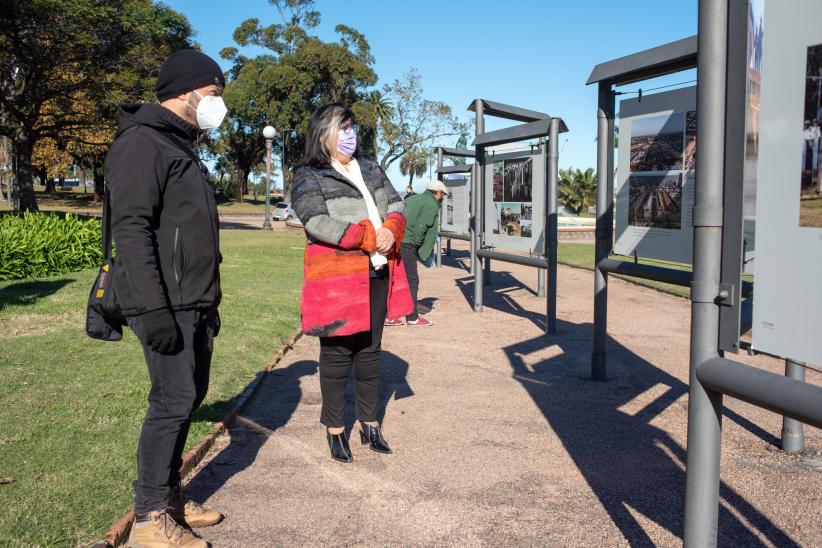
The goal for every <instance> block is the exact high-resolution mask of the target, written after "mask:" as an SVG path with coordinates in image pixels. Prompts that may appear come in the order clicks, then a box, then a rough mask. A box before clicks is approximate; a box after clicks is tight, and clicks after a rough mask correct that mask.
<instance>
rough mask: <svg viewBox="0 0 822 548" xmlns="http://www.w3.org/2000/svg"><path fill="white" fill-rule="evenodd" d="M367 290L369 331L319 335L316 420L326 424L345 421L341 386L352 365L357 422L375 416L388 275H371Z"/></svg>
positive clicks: (333, 426) (331, 425) (375, 418)
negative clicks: (319, 398) (319, 396)
mask: <svg viewBox="0 0 822 548" xmlns="http://www.w3.org/2000/svg"><path fill="white" fill-rule="evenodd" d="M384 274H387V272H386V273H384ZM370 292H371V311H370V312H371V331H364V332H361V333H355V334H353V335H346V336H342V337H320V391H321V392H322V396H323V408H322V413H321V415H320V422H321V423H323V424H324V425H325V426H328V427H330V428H339V427H342V426H344V425H345V389H346V385H347V383H348V375H349V373H350V371H351V369H352V367H353V369H354V394H355V395H356V398H357V399H356V413H357V419H358V420H359V421H360V422H374V421H376V420H377V409H378V407H379V403H380V351H381V349H382V329H383V325H384V322H385V313H386V309H387V305H388V277H387V276H385V275H383V276H380V277H372V278H371V288H370Z"/></svg>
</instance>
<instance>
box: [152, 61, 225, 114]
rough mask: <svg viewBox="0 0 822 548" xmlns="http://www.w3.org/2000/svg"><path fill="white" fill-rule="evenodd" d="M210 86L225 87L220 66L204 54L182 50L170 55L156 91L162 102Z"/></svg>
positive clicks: (162, 69) (158, 80)
mask: <svg viewBox="0 0 822 548" xmlns="http://www.w3.org/2000/svg"><path fill="white" fill-rule="evenodd" d="M209 84H220V85H221V86H225V76H224V75H223V71H222V69H220V65H218V64H217V63H216V62H215V61H214V59H212V58H211V57H209V56H208V55H206V54H204V53H200V52H199V51H196V50H193V49H182V50H180V51H175V52H174V53H172V54H171V55H169V56H168V59H166V61H165V63H163V68H161V69H160V75H159V76H158V77H157V84H155V86H154V91H156V92H157V98H158V99H159V100H160V101H165V100H166V99H169V98H171V97H174V96H175V95H180V94H181V93H188V92H189V91H193V90H195V89H198V88H201V87H204V86H207V85H209Z"/></svg>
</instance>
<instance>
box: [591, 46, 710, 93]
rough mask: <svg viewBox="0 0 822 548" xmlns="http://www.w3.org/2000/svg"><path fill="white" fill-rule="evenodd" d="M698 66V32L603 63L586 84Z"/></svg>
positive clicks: (643, 77) (622, 80) (637, 78)
mask: <svg viewBox="0 0 822 548" xmlns="http://www.w3.org/2000/svg"><path fill="white" fill-rule="evenodd" d="M695 67H696V36H691V37H689V38H683V39H682V40H677V41H676V42H670V43H668V44H663V45H661V46H657V47H655V48H651V49H646V50H644V51H640V52H637V53H634V54H631V55H626V56H625V57H620V58H619V59H614V60H612V61H607V62H605V63H600V64H598V65H597V66H595V67H594V70H592V71H591V75H590V76H589V77H588V81H587V82H586V84H596V83H598V82H602V83H610V84H611V85H616V86H619V85H624V84H630V83H633V82H638V81H640V80H647V79H648V78H655V77H658V76H665V75H666V74H671V73H674V72H679V71H683V70H687V69H691V68H695Z"/></svg>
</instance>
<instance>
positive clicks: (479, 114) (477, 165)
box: [471, 99, 485, 312]
mask: <svg viewBox="0 0 822 548" xmlns="http://www.w3.org/2000/svg"><path fill="white" fill-rule="evenodd" d="M474 108H475V115H476V135H477V136H479V135H482V134H483V133H485V116H484V112H483V110H484V108H485V107H484V105H483V103H482V100H480V99H477V100H476V101H475V102H474ZM474 150H476V154H477V155H476V160H474V177H473V179H474V184H473V188H474V200H473V202H474V238H473V240H472V241H473V242H474V253H473V256H472V257H471V258H472V259H473V260H472V264H473V267H474V312H482V289H483V287H482V286H483V284H484V281H483V265H482V259H481V258H480V257H477V254H476V252H477V250H479V249H482V233H483V230H484V228H483V225H482V223H483V219H482V210H483V205H484V204H483V203H482V198H483V191H482V189H483V187H484V186H485V185H484V182H485V147H482V146H477V147H474Z"/></svg>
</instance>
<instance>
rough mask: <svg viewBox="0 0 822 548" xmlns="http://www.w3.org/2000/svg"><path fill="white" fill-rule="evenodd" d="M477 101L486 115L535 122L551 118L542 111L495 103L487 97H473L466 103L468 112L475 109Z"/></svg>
mask: <svg viewBox="0 0 822 548" xmlns="http://www.w3.org/2000/svg"><path fill="white" fill-rule="evenodd" d="M477 101H482V113H483V114H484V115H486V116H494V117H496V118H505V119H506V120H516V121H517V122H536V121H537V120H550V119H551V117H550V116H549V115H547V114H545V113H544V112H537V111H536V110H528V109H527V108H520V107H515V106H512V105H506V104H504V103H497V102H496V101H489V100H487V99H474V100H473V101H471V104H470V105H468V111H469V112H475V111H476V108H477V107H476V102H477Z"/></svg>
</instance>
